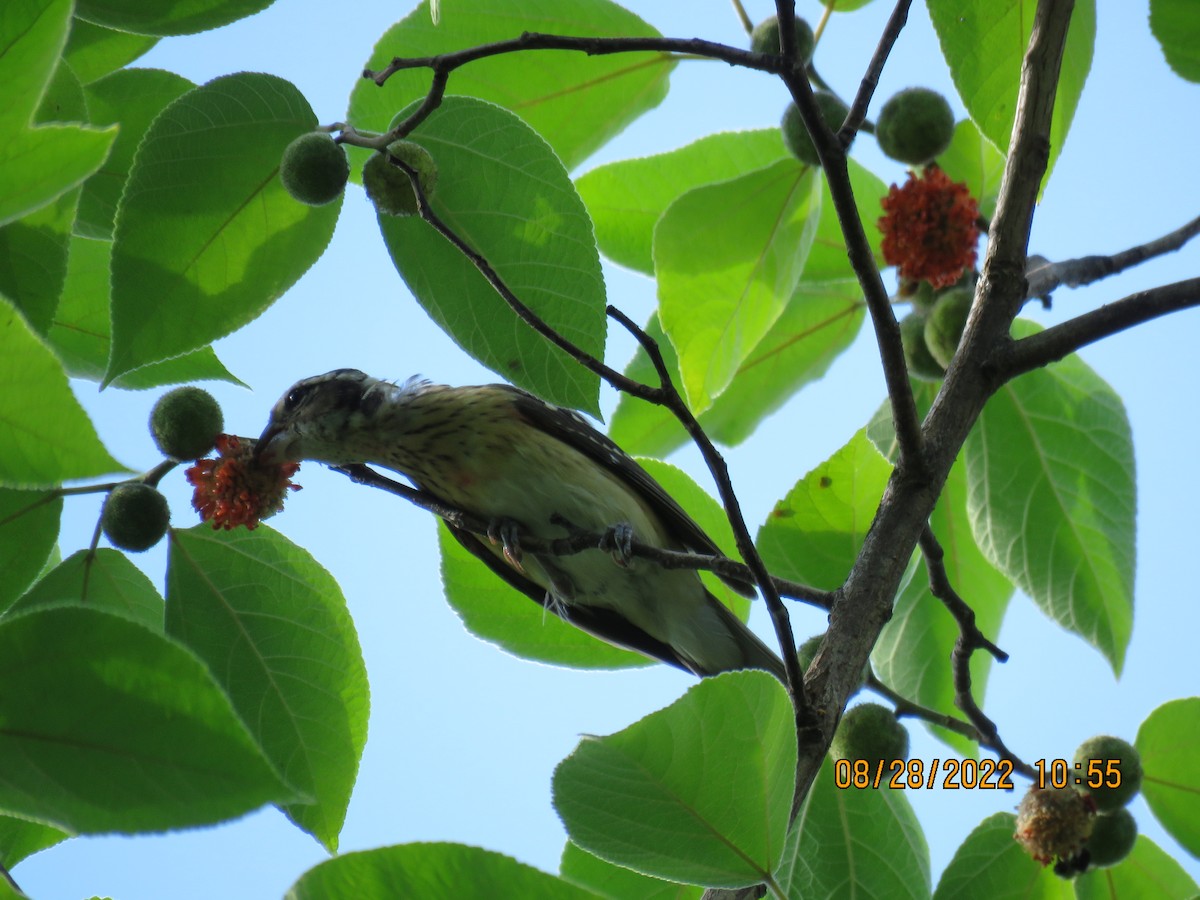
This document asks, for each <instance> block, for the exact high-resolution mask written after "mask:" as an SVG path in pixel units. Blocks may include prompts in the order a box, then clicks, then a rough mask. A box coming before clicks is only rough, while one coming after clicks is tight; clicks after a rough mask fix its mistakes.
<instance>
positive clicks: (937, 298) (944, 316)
mask: <svg viewBox="0 0 1200 900" xmlns="http://www.w3.org/2000/svg"><path fill="white" fill-rule="evenodd" d="M975 280H976V274H975V273H974V272H968V273H967V274H965V275H964V276H963V277H962V279H961V280H960V281H959V282H958V283H957V284H955V285H953V286H951V287H949V288H946V289H945V290H944V291H935V290H934V289H933V288H932V287H930V285H929V282H927V281H922V282H920V283H919V284H918V285H917V287H916V292H915V293H914V294H912V295H911V296H910V297H905V298H904V299H906V300H909V301H911V302H912V305H913V309H912V312H910V313H909V314H908V315H906V316H905V317H904V318H903V319H901V320H900V340H901V342H902V343H903V345H904V361H905V363H907V365H908V374H909V375H911V376H913V377H914V378H919V379H920V380H921V381H941V380H942V379H943V378H944V377H945V375H946V367H947V366H948V365H950V360H951V359H953V358H954V353H955V351H957V350H958V342H959V341H960V340H961V339H962V333H963V328H965V327H966V324H967V315H968V314H969V313H970V312H971V302H972V300H973V299H974V296H975Z"/></svg>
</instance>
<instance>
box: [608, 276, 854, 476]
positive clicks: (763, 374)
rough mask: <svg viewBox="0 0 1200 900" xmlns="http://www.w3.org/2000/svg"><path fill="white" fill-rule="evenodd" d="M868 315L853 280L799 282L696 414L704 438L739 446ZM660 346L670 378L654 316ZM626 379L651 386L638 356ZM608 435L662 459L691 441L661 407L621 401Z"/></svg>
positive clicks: (824, 365)
mask: <svg viewBox="0 0 1200 900" xmlns="http://www.w3.org/2000/svg"><path fill="white" fill-rule="evenodd" d="M865 315H866V308H865V306H864V305H863V302H862V291H861V289H860V288H859V286H858V281H856V280H850V281H841V282H835V281H827V282H820V283H815V282H814V283H809V282H807V281H802V282H801V283H800V286H799V287H798V288H797V289H796V292H795V293H794V294H793V295H792V299H791V300H790V301H789V302H788V305H787V308H786V309H785V310H784V311H783V314H782V315H781V316H780V317H779V319H778V321H776V322H775V324H774V325H772V326H771V330H770V331H768V332H767V334H766V336H765V337H764V338H763V339H762V340H761V341H759V343H758V346H757V347H755V348H754V350H753V351H751V353H750V355H749V356H748V357H746V360H745V361H744V362H743V363H742V365H741V366H740V368H739V369H738V372H737V374H736V375H735V376H734V378H733V381H732V382H730V384H729V387H728V388H726V389H725V391H724V393H722V394H721V396H719V397H717V399H716V400H715V401H713V405H712V406H710V407H709V408H708V409H706V410H705V411H704V412H703V413H701V414H700V416H699V419H700V424H701V425H702V426H703V427H704V429H705V431H706V432H707V433H708V436H709V437H710V438H712V439H713V440H715V441H718V442H720V443H723V444H727V445H730V446H732V445H736V444H740V443H741V442H742V441H744V440H745V439H746V438H748V437H750V435H751V434H753V433H754V430H755V428H757V427H758V424H759V423H760V422H761V421H762V420H763V419H764V418H766V417H767V416H768V415H770V414H771V413H773V412H774V411H775V410H777V409H779V407H781V406H782V405H783V404H784V403H785V402H787V400H788V399H789V398H790V397H792V396H793V395H795V394H796V392H798V391H799V390H800V389H801V388H802V387H804V386H805V385H807V384H811V383H812V382H814V381H817V380H818V379H820V378H822V377H823V376H824V375H825V373H826V372H827V371H828V370H829V367H830V365H832V364H833V361H834V360H835V359H837V357H838V356H839V355H840V354H841V353H842V351H843V350H845V349H846V348H847V347H848V346H850V344H851V343H852V342H853V341H854V338H855V336H856V335H857V334H858V331H859V328H860V326H861V325H862V322H863V318H864V316H865ZM646 332H647V333H648V334H649V335H650V336H651V337H652V338H654V339H655V340H657V341H658V344H659V348H660V350H661V351H662V354H663V357H664V359H665V361H666V363H667V365H668V367H669V368H670V370H671V371H672V372H678V370H679V364H678V360H677V358H676V356H675V351H674V348H673V347H672V346H671V342H670V341H668V340H667V339H666V336H665V335H664V334H663V333H662V328H661V327H660V326H659V324H658V316H657V315H656V316H654V318H652V319H651V320H650V322H649V323H648V324H647V326H646ZM625 374H626V375H629V376H630V377H631V378H635V379H638V380H640V381H647V382H649V383H654V381H655V378H656V374H655V371H654V366H653V365H652V364H651V363H650V359H649V357H647V356H646V353H645V351H644V350H642V349H640V348H639V349H638V350H637V352H636V353H635V354H634V357H633V359H632V360H631V361H630V363H629V365H628V366H626V367H625ZM609 434H610V435H611V437H612V439H613V440H615V441H616V442H617V443H618V444H620V445H621V446H622V447H624V448H626V449H627V450H629V451H630V452H633V453H644V454H647V455H652V456H666V455H667V454H668V453H670V452H672V451H673V450H675V449H677V448H679V447H681V446H683V445H684V444H686V443H687V442H688V440H689V438H688V434H687V432H686V431H684V429H683V426H682V425H680V424H679V420H678V419H676V418H675V417H674V416H673V415H671V414H670V413H669V412H667V411H666V410H664V409H663V408H662V407H661V406H654V405H652V404H649V403H646V402H644V401H642V400H637V399H635V398H633V397H630V396H629V395H627V394H622V395H621V399H620V400H619V401H618V403H617V409H616V412H615V413H614V414H613V416H612V418H611V419H610V421H609Z"/></svg>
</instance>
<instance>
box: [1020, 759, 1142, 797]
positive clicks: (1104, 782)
mask: <svg viewBox="0 0 1200 900" xmlns="http://www.w3.org/2000/svg"><path fill="white" fill-rule="evenodd" d="M1033 767H1034V769H1036V770H1037V778H1036V779H1035V782H1034V783H1035V784H1036V785H1037V786H1038V787H1039V788H1041V789H1042V790H1045V789H1046V788H1048V787H1052V788H1058V789H1060V790H1061V789H1062V788H1065V787H1077V788H1090V789H1091V790H1096V789H1097V788H1102V787H1103V788H1119V787H1120V786H1121V761H1120V760H1119V759H1089V760H1086V761H1081V762H1074V763H1073V762H1070V761H1068V760H1065V759H1039V760H1035V761H1034V763H1033Z"/></svg>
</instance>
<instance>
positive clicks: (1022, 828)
mask: <svg viewBox="0 0 1200 900" xmlns="http://www.w3.org/2000/svg"><path fill="white" fill-rule="evenodd" d="M1072 763H1073V765H1072V767H1071V770H1072V771H1073V772H1074V773H1075V774H1073V775H1072V776H1071V778H1072V779H1073V780H1074V781H1075V782H1076V783H1077V784H1078V785H1079V786H1078V788H1076V787H1073V786H1070V785H1067V786H1065V787H1052V786H1038V785H1034V786H1033V787H1032V788H1030V789H1029V793H1027V794H1026V795H1025V796H1024V798H1022V800H1021V804H1020V806H1019V807H1018V808H1017V827H1016V832H1015V833H1014V835H1013V837H1014V838H1015V839H1016V840H1017V842H1018V843H1019V844H1021V846H1022V847H1024V848H1025V851H1026V852H1027V853H1029V855H1030V856H1032V857H1033V858H1034V859H1036V860H1038V861H1039V862H1042V863H1048V862H1050V861H1051V860H1057V862H1056V863H1055V866H1054V871H1055V872H1056V873H1057V874H1058V875H1060V876H1062V877H1063V878H1072V877H1074V876H1075V875H1077V874H1078V873H1080V872H1083V871H1086V870H1087V869H1089V868H1103V867H1106V866H1113V865H1116V864H1117V863H1119V862H1120V861H1121V860H1123V859H1124V858H1125V857H1126V856H1128V855H1129V853H1130V851H1132V850H1133V845H1134V843H1135V842H1136V841H1137V833H1138V831H1137V822H1136V820H1135V819H1134V818H1133V815H1132V814H1131V813H1130V812H1129V810H1128V809H1126V808H1125V807H1126V806H1127V805H1128V803H1129V801H1131V800H1132V799H1133V798H1134V797H1135V796H1137V794H1138V792H1139V791H1140V790H1141V787H1142V760H1141V756H1140V754H1139V753H1138V752H1137V749H1136V748H1135V747H1134V746H1133V745H1132V744H1130V743H1129V742H1128V741H1123V740H1121V739H1120V738H1116V737H1112V736H1111V735H1098V736H1097V737H1093V738H1089V739H1088V740H1086V741H1084V742H1083V743H1082V744H1080V745H1079V748H1078V749H1077V750H1076V751H1075V755H1074V758H1073V760H1072Z"/></svg>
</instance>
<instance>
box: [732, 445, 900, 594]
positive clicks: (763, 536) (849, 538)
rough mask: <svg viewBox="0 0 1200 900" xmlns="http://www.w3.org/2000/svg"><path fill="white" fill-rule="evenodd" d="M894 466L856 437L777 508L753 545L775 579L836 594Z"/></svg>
mask: <svg viewBox="0 0 1200 900" xmlns="http://www.w3.org/2000/svg"><path fill="white" fill-rule="evenodd" d="M891 471H892V467H891V465H890V464H889V463H888V461H887V460H885V459H884V458H883V457H882V456H880V455H879V451H878V450H876V449H875V447H874V446H872V444H871V442H870V441H868V440H867V438H866V434H865V433H864V432H863V431H859V432H857V433H856V434H855V435H854V437H852V438H851V439H850V441H849V443H847V444H846V445H845V446H844V447H842V449H840V450H838V451H837V452H836V453H834V454H833V456H831V457H830V458H829V459H828V460H826V461H825V462H823V463H821V464H820V465H819V466H817V467H816V468H815V469H813V470H812V471H811V472H809V473H808V474H807V475H805V476H804V478H802V479H801V480H800V481H798V482H797V483H796V485H795V486H794V487H793V488H792V489H791V490H790V491H788V493H787V496H786V497H784V498H783V499H782V500H780V501H778V502H777V503H776V504H775V508H774V509H773V510H771V513H770V514H769V515H768V516H767V521H766V522H765V523H764V524H763V526H762V527H761V528H760V529H759V530H758V537H757V538H756V540H755V543H757V545H758V549H759V552H760V553H762V557H763V562H765V563H766V565H767V568H768V569H769V570H770V571H771V573H772V574H774V575H778V576H780V577H782V578H789V579H792V580H794V581H802V582H804V583H805V584H811V585H813V586H814V587H817V588H821V589H823V590H833V589H834V588H836V587H838V586H839V585H841V583H842V582H843V581H845V580H846V575H847V574H848V573H849V571H850V567H851V566H852V565H853V564H854V560H855V557H857V556H858V550H859V548H860V547H861V546H862V542H863V539H864V538H865V537H866V534H867V529H868V528H869V527H870V525H871V522H872V520H873V519H874V518H875V511H876V509H877V508H878V507H879V500H880V498H881V497H882V496H883V489H884V487H885V486H886V485H887V480H888V477H889V476H890V475H891Z"/></svg>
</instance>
